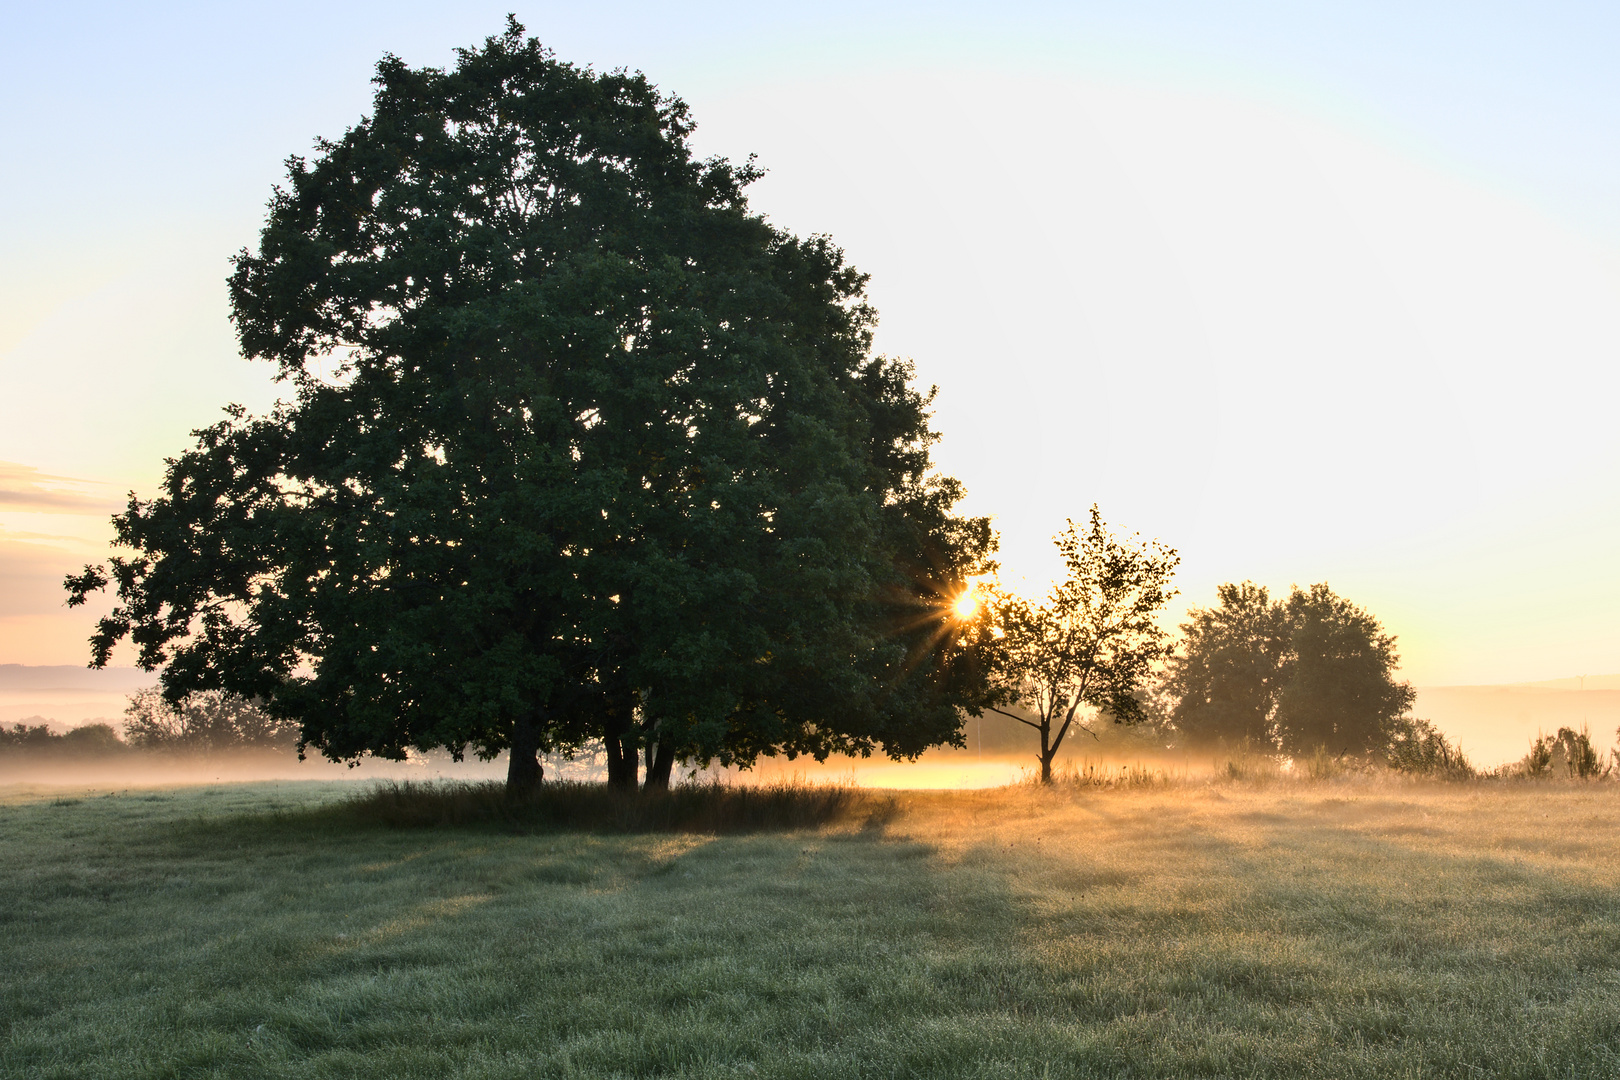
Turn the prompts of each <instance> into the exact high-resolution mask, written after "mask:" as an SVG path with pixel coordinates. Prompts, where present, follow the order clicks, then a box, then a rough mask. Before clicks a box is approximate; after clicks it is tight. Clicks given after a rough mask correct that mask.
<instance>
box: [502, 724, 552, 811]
mask: <svg viewBox="0 0 1620 1080" xmlns="http://www.w3.org/2000/svg"><path fill="white" fill-rule="evenodd" d="M543 779H545V770H544V769H543V768H541V766H540V725H539V724H537V723H536V722H535V718H532V717H528V716H521V717H519V718H518V719H517V720H516V721H515V722H514V723H513V724H512V739H511V756H510V757H509V759H508V760H507V763H506V793H507V794H508V795H522V794H525V793H527V792H530V791H533V790H534V789H535V787H536V786H537V785H538V784H539V783H540V781H541V780H543Z"/></svg>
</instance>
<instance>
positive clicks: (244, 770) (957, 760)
mask: <svg viewBox="0 0 1620 1080" xmlns="http://www.w3.org/2000/svg"><path fill="white" fill-rule="evenodd" d="M154 681H155V676H153V675H151V674H149V673H147V672H142V671H138V670H136V669H134V668H109V669H107V670H104V671H93V670H89V669H86V668H78V667H68V666H57V667H30V666H26V665H21V664H0V724H3V725H8V726H9V725H12V724H16V723H28V724H41V723H47V724H49V725H50V726H51V728H52V729H53V730H55V731H58V732H61V731H66V730H68V729H71V728H75V727H79V726H82V725H84V724H87V723H96V722H102V723H107V724H111V725H112V726H113V727H114V728H115V729H120V730H121V724H122V718H123V712H124V709H125V707H126V705H127V704H128V699H129V695H130V694H131V693H132V692H133V691H135V690H138V689H141V688H144V687H147V686H150V685H152V684H153V682H154ZM1414 712H1415V713H1416V715H1418V716H1422V717H1426V718H1428V719H1430V720H1433V721H1434V722H1435V723H1436V725H1437V726H1438V727H1439V728H1440V729H1441V730H1442V731H1444V732H1445V733H1446V734H1447V735H1448V736H1450V737H1452V738H1454V739H1455V740H1456V741H1457V742H1458V743H1459V744H1460V745H1461V748H1462V749H1463V750H1464V751H1465V752H1466V753H1467V754H1468V755H1469V757H1470V759H1471V760H1472V761H1473V762H1474V764H1475V765H1478V766H1481V767H1484V768H1490V767H1494V766H1496V765H1501V764H1505V763H1508V762H1512V761H1517V760H1518V759H1519V758H1521V757H1523V756H1524V754H1525V752H1526V750H1527V748H1528V746H1529V744H1530V741H1531V740H1532V739H1533V738H1534V737H1535V736H1536V735H1537V734H1538V733H1540V732H1547V733H1551V732H1553V731H1556V730H1557V729H1558V728H1560V727H1570V728H1576V729H1578V728H1580V727H1581V726H1582V725H1586V726H1587V727H1589V728H1590V730H1591V732H1592V741H1593V743H1594V745H1595V746H1597V747H1598V748H1600V750H1607V748H1608V747H1610V746H1611V745H1613V744H1614V742H1615V730H1616V728H1617V727H1620V675H1591V676H1585V677H1584V678H1581V677H1577V678H1571V679H1561V680H1557V681H1554V682H1548V683H1523V684H1517V685H1502V686H1446V687H1428V688H1422V689H1420V690H1419V691H1418V700H1417V707H1416V708H1415V710H1414ZM1099 732H1100V735H1101V736H1102V737H1101V738H1100V739H1093V738H1092V737H1091V736H1090V735H1088V734H1086V733H1085V732H1083V731H1072V732H1071V733H1070V735H1069V737H1068V739H1067V740H1066V742H1065V744H1064V749H1063V752H1062V753H1061V754H1060V756H1059V763H1060V764H1061V765H1065V766H1066V767H1068V768H1071V769H1081V770H1084V769H1086V768H1101V769H1114V770H1120V769H1147V770H1156V771H1159V772H1162V773H1165V774H1168V775H1171V776H1189V777H1196V776H1203V775H1207V774H1208V773H1210V772H1211V771H1213V770H1218V769H1221V768H1224V767H1225V759H1224V757H1221V756H1220V755H1218V754H1214V753H1211V752H1207V751H1192V752H1182V751H1176V750H1170V749H1167V748H1166V747H1165V746H1163V745H1162V744H1160V743H1159V742H1156V741H1155V740H1154V739H1153V737H1152V736H1151V733H1149V732H1147V731H1142V730H1125V729H1120V728H1113V727H1108V726H1104V727H1102V728H1100V729H1099ZM963 734H964V737H965V739H966V743H967V745H966V746H965V747H961V748H951V747H945V748H940V749H935V750H930V751H928V752H927V753H925V754H924V755H923V756H922V757H921V758H920V759H919V760H918V761H916V762H894V761H890V760H889V759H887V758H884V757H881V756H877V757H872V758H865V759H862V758H837V757H835V758H831V759H829V760H828V761H826V762H816V761H813V760H809V759H805V758H800V759H798V760H796V761H787V760H784V759H776V760H765V761H762V762H761V763H760V764H759V765H758V766H757V767H756V768H754V769H752V770H748V771H739V770H734V769H733V770H720V769H712V770H707V771H705V772H704V774H703V775H705V776H724V777H729V778H731V779H733V780H734V781H737V782H744V783H747V782H754V781H757V780H760V779H766V780H778V779H784V778H791V777H803V778H805V779H814V780H841V781H846V782H850V783H854V784H858V785H860V786H863V787H882V788H984V787H996V786H999V785H1002V784H1008V783H1013V782H1016V781H1019V780H1021V779H1025V778H1027V777H1028V776H1029V774H1030V772H1031V770H1032V769H1033V768H1034V766H1035V763H1036V758H1035V753H1036V749H1037V746H1038V743H1037V738H1036V736H1035V733H1034V732H1033V731H1030V730H1029V729H1027V728H1023V727H1021V726H1020V725H1018V724H1017V723H1016V722H1014V721H1012V720H1008V719H1006V718H1003V717H998V716H994V715H991V716H986V717H984V718H982V719H978V718H973V719H969V720H968V721H967V723H966V726H965V728H964V732H963ZM1218 757H1220V758H1221V759H1220V760H1217V758H1218ZM505 768H506V765H505V759H504V757H502V758H500V759H497V760H496V761H493V762H481V761H477V760H476V759H474V760H469V761H465V762H459V763H458V762H455V761H452V760H451V758H450V756H449V755H448V754H444V753H434V754H428V755H418V756H414V757H413V758H412V759H411V760H410V761H405V762H390V761H382V760H379V759H372V758H368V759H366V760H365V761H363V762H362V763H361V764H360V765H359V766H357V767H355V768H349V767H348V766H346V765H343V764H339V763H334V762H329V761H326V760H324V759H322V758H320V757H318V756H313V755H312V757H311V759H310V760H307V761H302V762H301V761H298V760H297V758H296V757H295V756H293V755H291V754H286V753H273V752H267V751H259V750H255V751H244V752H241V753H234V754H211V755H207V756H189V757H188V756H183V755H172V754H171V755H149V754H131V755H127V756H124V757H120V758H117V759H107V760H56V761H51V760H27V761H24V760H21V759H13V760H7V759H6V758H4V757H0V783H16V782H27V783H39V784H52V785H56V784H85V785H92V786H102V785H106V786H115V787H123V786H130V785H141V786H145V785H151V784H176V783H212V782H216V781H227V780H338V779H350V780H366V779H424V780H426V779H464V780H477V779H488V778H495V777H499V776H503V775H504V774H505ZM546 772H547V775H548V776H552V777H559V776H567V777H573V778H579V779H597V778H600V776H601V775H602V774H603V770H602V768H601V767H600V766H599V765H598V763H596V762H594V761H592V760H590V759H588V758H587V759H580V760H577V761H573V762H568V761H564V760H561V759H557V758H553V759H550V760H548V761H547V763H546ZM688 772H690V770H688Z"/></svg>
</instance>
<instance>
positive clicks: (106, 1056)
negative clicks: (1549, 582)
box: [0, 779, 1620, 1078]
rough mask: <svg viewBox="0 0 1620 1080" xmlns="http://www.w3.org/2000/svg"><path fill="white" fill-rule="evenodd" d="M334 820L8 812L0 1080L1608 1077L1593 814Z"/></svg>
mask: <svg viewBox="0 0 1620 1080" xmlns="http://www.w3.org/2000/svg"><path fill="white" fill-rule="evenodd" d="M353 792H354V788H353V787H352V786H344V785H340V784H286V783H283V784H260V785H225V786H216V787H212V788H189V789H170V790H153V791H131V792H128V793H123V794H114V795H82V796H75V797H63V796H61V795H60V794H55V793H50V792H42V791H34V792H30V791H28V790H26V789H20V788H13V789H10V790H9V792H8V793H7V794H5V795H4V797H3V800H0V802H3V805H0V823H3V828H0V867H4V874H3V876H0V920H3V927H0V973H3V978H0V1017H3V1024H4V1027H3V1042H0V1075H4V1076H8V1077H10V1076H17V1077H73V1078H88V1077H118V1078H135V1077H210V1076H241V1077H261V1076H264V1077H268V1076H299V1077H531V1076H533V1077H553V1076H555V1077H563V1076H579V1077H609V1076H717V1077H720V1076H738V1077H829V1076H850V1077H865V1076H871V1077H879V1076H881V1077H901V1076H930V1077H932V1076H945V1077H1014V1076H1029V1077H1042V1076H1048V1077H1070V1076H1073V1077H1080V1076H1108V1077H1116V1076H1155V1077H1183V1076H1185V1077H1222V1076H1230V1077H1257V1076H1278V1077H1284V1076H1286V1077H1300V1076H1323V1077H1400V1076H1445V1077H1477V1076H1493V1077H1613V1076H1620V859H1617V858H1616V853H1617V852H1620V790H1617V787H1616V786H1615V785H1601V786H1590V787H1580V786H1573V785H1559V784H1547V785H1529V784H1504V783H1492V784H1478V785H1474V784H1464V785H1456V786H1444V785H1433V786H1426V785H1419V784H1396V783H1391V782H1387V781H1386V782H1379V781H1373V780H1366V779H1349V780H1343V781H1336V782H1324V783H1305V782H1294V783H1270V784H1262V785H1259V786H1256V785H1253V784H1246V783H1240V782H1225V783H1197V784H1195V783H1190V782H1189V783H1183V784H1179V785H1170V786H1158V787H1154V786H1141V787H1128V788H1124V789H1117V790H1098V789H1096V788H1092V787H1085V786H1080V785H1065V786H1060V787H1059V788H1057V789H1056V790H1051V791H1041V790H1035V789H1031V788H1011V789H1002V790H992V791H983V792H928V793H901V794H894V795H888V794H870V793H859V792H844V793H841V794H837V795H835V796H830V797H829V796H825V795H821V796H814V797H810V798H808V801H806V802H804V805H802V806H800V808H799V810H798V811H794V810H793V802H794V799H795V798H798V797H797V796H788V797H786V801H785V802H780V801H779V805H775V807H774V808H773V806H771V805H763V804H760V805H755V806H754V809H753V810H751V811H749V812H748V814H744V815H743V816H742V817H741V818H737V817H736V815H733V817H732V819H730V820H736V821H739V822H740V823H741V824H742V825H745V826H747V825H753V826H763V827H756V828H753V829H752V831H749V830H747V829H744V830H743V831H736V832H725V831H715V826H716V823H717V822H719V823H720V824H721V825H722V826H723V825H724V821H723V820H722V819H723V818H724V815H721V818H713V819H710V818H705V817H704V811H703V809H702V807H701V806H698V805H697V804H696V803H693V804H691V805H689V806H687V808H686V809H684V810H679V811H678V812H676V811H671V812H667V813H666V812H664V811H659V812H657V813H653V814H651V816H643V817H641V818H640V819H637V818H636V817H635V815H634V814H628V815H625V814H621V815H620V816H618V817H613V816H612V815H607V816H606V817H605V818H604V819H603V820H605V821H606V825H605V826H604V827H601V828H598V829H596V830H595V831H589V830H581V829H579V828H578V827H577V826H569V825H568V824H567V822H566V821H563V822H561V823H559V820H558V819H557V818H556V816H555V815H552V816H551V817H549V818H547V817H545V815H540V816H538V817H537V816H535V815H533V814H531V815H529V816H528V817H524V816H522V815H517V816H515V817H514V816H512V815H506V816H502V815H501V814H500V813H499V812H495V813H494V814H493V816H492V817H491V819H490V820H485V821H480V820H478V819H479V818H480V816H489V815H488V814H485V812H484V811H483V810H480V809H479V808H478V806H477V805H470V807H469V804H467V803H466V800H462V802H459V803H458V802H457V801H456V800H455V799H450V800H440V803H439V804H434V803H433V802H432V800H422V799H419V798H416V797H415V796H412V795H410V794H407V795H405V796H403V797H401V796H398V795H395V796H388V797H383V798H380V799H372V800H370V801H369V802H365V803H358V804H357V803H355V802H354V801H353V798H352V797H353ZM345 800H348V801H345ZM818 800H819V801H818ZM801 801H802V800H801ZM474 803H476V800H474ZM784 806H785V807H787V809H786V810H784V809H783V807H784ZM457 807H460V809H457ZM694 807H695V808H694ZM486 809H487V808H486ZM795 813H797V814H798V817H795V816H794V814H795ZM750 815H752V816H750ZM458 817H459V818H460V819H462V820H460V822H459V823H457V819H458ZM794 821H798V823H799V825H798V827H788V826H791V824H792V823H793V822H794ZM817 821H819V822H821V823H820V824H815V823H814V822H817ZM784 822H786V823H787V826H784V824H783V823H784ZM637 827H640V828H642V829H643V830H644V831H624V830H625V829H626V828H630V829H634V828H637Z"/></svg>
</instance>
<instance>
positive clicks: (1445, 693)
mask: <svg viewBox="0 0 1620 1080" xmlns="http://www.w3.org/2000/svg"><path fill="white" fill-rule="evenodd" d="M1584 682H1585V689H1582V688H1581V687H1582V678H1581V677H1579V676H1578V677H1576V678H1571V679H1549V680H1547V681H1545V682H1533V683H1503V684H1500V685H1496V686H1420V687H1418V696H1417V704H1416V706H1415V707H1414V709H1413V712H1415V713H1416V714H1417V715H1418V716H1422V717H1425V718H1427V719H1429V720H1433V721H1434V722H1435V723H1436V724H1437V725H1439V727H1440V729H1441V730H1442V731H1444V732H1446V733H1447V734H1449V735H1450V736H1451V737H1452V738H1454V739H1456V740H1457V741H1458V743H1459V744H1461V746H1462V748H1463V749H1464V750H1466V751H1467V752H1468V754H1469V756H1470V757H1472V758H1473V759H1474V762H1475V764H1478V765H1500V764H1503V763H1505V762H1509V761H1517V760H1518V759H1519V758H1521V757H1523V756H1524V755H1525V753H1526V752H1527V751H1528V750H1529V749H1530V740H1531V739H1534V738H1535V737H1536V735H1537V734H1539V733H1542V732H1545V733H1547V734H1552V733H1553V732H1555V731H1557V730H1558V729H1559V728H1561V727H1568V728H1576V729H1579V728H1580V727H1581V726H1582V725H1585V726H1586V727H1588V728H1589V729H1590V730H1591V732H1592V742H1593V744H1594V745H1595V746H1597V747H1599V748H1600V749H1601V750H1603V751H1607V750H1608V748H1609V747H1611V746H1613V745H1614V744H1615V739H1616V732H1615V729H1616V728H1620V675H1587V676H1585V677H1584Z"/></svg>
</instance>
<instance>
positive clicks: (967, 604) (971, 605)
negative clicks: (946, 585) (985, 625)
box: [951, 587, 979, 622]
mask: <svg viewBox="0 0 1620 1080" xmlns="http://www.w3.org/2000/svg"><path fill="white" fill-rule="evenodd" d="M978 610H979V598H978V596H977V595H976V594H975V593H974V591H973V589H972V588H971V587H970V588H966V589H963V590H962V595H960V596H958V597H957V598H956V599H955V601H953V602H952V603H951V611H952V613H954V614H955V615H956V617H957V618H958V619H961V620H963V621H964V622H965V621H967V620H968V619H971V618H973V616H974V613H975V612H977V611H978Z"/></svg>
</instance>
